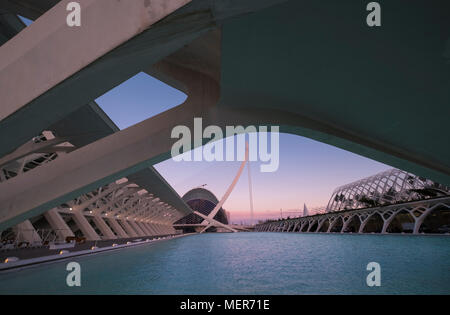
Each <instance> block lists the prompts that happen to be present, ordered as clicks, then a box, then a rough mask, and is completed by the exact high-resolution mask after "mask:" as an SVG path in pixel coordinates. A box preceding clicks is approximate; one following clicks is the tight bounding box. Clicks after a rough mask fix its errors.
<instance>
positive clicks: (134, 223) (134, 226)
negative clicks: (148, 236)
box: [128, 220, 145, 236]
mask: <svg viewBox="0 0 450 315" xmlns="http://www.w3.org/2000/svg"><path fill="white" fill-rule="evenodd" d="M128 223H129V224H130V225H131V227H132V228H133V229H134V230H135V231H136V233H137V235H139V236H145V233H144V231H142V229H141V228H140V227H139V225H137V223H136V221H134V220H129V221H128Z"/></svg>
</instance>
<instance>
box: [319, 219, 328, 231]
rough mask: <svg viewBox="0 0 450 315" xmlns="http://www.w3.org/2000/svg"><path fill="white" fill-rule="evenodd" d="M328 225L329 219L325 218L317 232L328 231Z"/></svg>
mask: <svg viewBox="0 0 450 315" xmlns="http://www.w3.org/2000/svg"><path fill="white" fill-rule="evenodd" d="M329 227H330V221H329V220H328V219H326V220H325V221H324V222H323V224H322V226H321V227H320V230H319V231H317V232H326V231H328V228H329Z"/></svg>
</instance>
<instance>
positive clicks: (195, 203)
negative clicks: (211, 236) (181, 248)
mask: <svg viewBox="0 0 450 315" xmlns="http://www.w3.org/2000/svg"><path fill="white" fill-rule="evenodd" d="M182 199H183V201H184V202H186V203H187V204H188V206H189V207H191V209H192V210H194V211H198V212H200V213H202V214H204V215H206V216H207V215H209V214H210V213H211V212H212V211H213V209H214V208H215V207H216V205H217V204H218V203H219V200H217V198H216V196H214V194H213V193H212V192H210V191H209V190H207V189H204V188H194V189H192V190H190V191H188V192H187V193H186V194H185V195H184V196H183V197H182ZM214 219H215V220H217V221H219V222H221V223H223V224H228V217H227V214H226V211H225V210H224V209H223V208H220V209H219V211H218V212H217V214H216V215H215V217H214ZM202 222H203V219H202V218H201V217H200V216H198V215H196V214H195V213H190V214H188V215H187V216H185V217H184V218H181V219H180V220H178V221H177V222H175V223H174V227H175V228H176V229H182V230H183V233H192V232H196V231H199V230H201V229H203V227H202V226H201V225H200V224H201V223H202ZM213 231H215V228H214V227H211V228H209V229H208V232H213Z"/></svg>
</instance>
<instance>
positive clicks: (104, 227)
mask: <svg viewBox="0 0 450 315" xmlns="http://www.w3.org/2000/svg"><path fill="white" fill-rule="evenodd" d="M94 223H95V225H96V226H97V228H98V229H99V230H100V232H102V234H103V239H105V240H115V239H116V238H117V236H116V235H115V234H114V232H113V231H112V230H111V228H110V227H109V226H108V224H106V222H105V221H104V220H103V218H102V217H100V216H98V215H96V216H94Z"/></svg>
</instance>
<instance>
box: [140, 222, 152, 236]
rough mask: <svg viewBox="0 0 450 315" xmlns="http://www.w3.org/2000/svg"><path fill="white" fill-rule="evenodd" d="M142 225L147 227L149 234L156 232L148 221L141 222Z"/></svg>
mask: <svg viewBox="0 0 450 315" xmlns="http://www.w3.org/2000/svg"><path fill="white" fill-rule="evenodd" d="M141 225H142V226H143V227H144V228H145V230H146V231H147V232H148V235H153V234H154V232H153V230H152V229H151V228H150V226H149V225H148V223H146V222H141Z"/></svg>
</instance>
